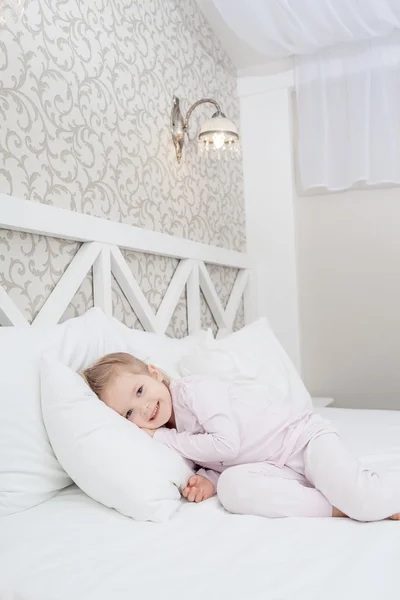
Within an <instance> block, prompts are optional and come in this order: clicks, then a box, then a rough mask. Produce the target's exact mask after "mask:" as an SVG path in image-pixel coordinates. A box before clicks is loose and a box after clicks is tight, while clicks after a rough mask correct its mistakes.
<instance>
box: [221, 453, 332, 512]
mask: <svg viewBox="0 0 400 600" xmlns="http://www.w3.org/2000/svg"><path fill="white" fill-rule="evenodd" d="M217 494H218V498H219V500H220V502H221V504H222V505H223V507H224V508H225V509H226V510H228V511H229V512H231V513H235V514H241V515H256V516H259V517H271V518H276V517H331V516H332V505H331V504H330V503H329V502H328V501H327V500H326V498H325V497H324V496H323V495H322V494H321V492H319V491H318V490H316V489H315V488H313V487H310V484H309V483H308V481H307V480H306V479H305V477H303V476H302V475H299V474H298V473H295V472H294V471H292V470H291V469H289V468H288V467H283V469H279V468H278V467H275V466H273V465H269V464H267V463H256V464H250V465H240V466H238V467H231V468H230V469H227V470H226V471H224V472H223V473H222V474H221V475H220V477H219V480H218V487H217Z"/></svg>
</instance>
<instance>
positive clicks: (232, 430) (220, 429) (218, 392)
mask: <svg viewBox="0 0 400 600" xmlns="http://www.w3.org/2000/svg"><path fill="white" fill-rule="evenodd" d="M181 385H182V386H183V387H182V389H181V390H180V392H181V393H180V401H181V402H182V399H183V402H184V404H185V407H184V408H185V409H186V410H189V411H190V412H191V413H192V414H193V415H194V416H195V417H196V419H197V421H198V422H199V423H200V425H201V426H202V428H203V429H204V433H189V432H187V431H184V432H182V433H178V432H177V431H176V429H167V428H165V427H162V428H161V429H158V430H157V431H156V433H155V435H154V439H156V440H158V441H159V442H162V443H164V444H166V445H167V446H169V447H170V448H173V449H174V450H176V451H177V452H179V454H180V455H181V456H183V457H184V458H188V459H190V460H192V461H194V462H200V463H204V462H222V461H225V460H232V459H233V458H236V456H238V454H239V450H240V435H239V428H238V425H237V423H236V419H235V417H234V415H233V413H232V408H231V397H230V386H229V383H226V382H224V381H218V380H215V381H212V380H211V381H209V380H202V379H199V380H195V379H190V380H189V381H185V382H182V383H181Z"/></svg>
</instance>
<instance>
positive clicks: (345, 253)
mask: <svg viewBox="0 0 400 600" xmlns="http://www.w3.org/2000/svg"><path fill="white" fill-rule="evenodd" d="M238 85H239V96H240V102H241V115H242V140H243V146H244V182H245V202H246V210H247V239H248V248H249V253H250V254H251V255H252V257H253V260H254V261H255V264H256V266H257V271H258V282H257V290H256V296H257V298H258V303H259V310H260V312H261V313H264V314H267V316H268V317H269V319H270V321H271V324H272V326H273V328H274V330H275V331H276V333H277V335H278V337H279V339H280V340H281V342H282V343H283V345H284V346H285V348H286V350H287V351H288V353H289V354H290V355H291V357H292V358H293V360H294V362H295V363H296V364H297V365H299V364H300V362H301V373H302V376H303V378H304V380H305V383H306V385H307V387H308V389H309V391H310V392H311V394H312V395H313V396H332V397H333V398H334V399H335V405H336V406H345V407H357V408H395V409H400V368H399V365H398V362H399V358H400V356H399V355H400V353H399V350H398V348H399V345H400V341H399V339H400V274H399V273H400V189H399V188H396V189H375V190H358V191H355V190H351V191H348V192H345V193H342V194H325V195H320V196H308V197H299V196H298V195H297V193H296V187H295V184H294V177H293V169H292V164H293V160H292V159H293V135H292V131H291V113H292V111H291V104H290V94H291V89H292V87H293V77H292V76H291V74H290V72H287V73H283V74H280V75H274V76H269V77H242V78H239V83H238ZM300 349H301V350H300ZM300 359H301V360H300Z"/></svg>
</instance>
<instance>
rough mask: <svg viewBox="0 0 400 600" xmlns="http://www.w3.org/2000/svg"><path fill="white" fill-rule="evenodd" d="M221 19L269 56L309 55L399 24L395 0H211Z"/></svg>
mask: <svg viewBox="0 0 400 600" xmlns="http://www.w3.org/2000/svg"><path fill="white" fill-rule="evenodd" d="M213 1H214V4H215V6H216V7H217V9H218V10H219V12H220V14H221V16H222V18H223V19H224V21H225V22H226V23H227V24H228V25H229V27H230V28H231V29H232V30H233V31H234V32H235V34H236V35H237V36H238V37H239V38H240V39H242V40H244V41H245V42H246V43H247V44H248V45H249V46H251V47H252V48H254V49H255V50H257V51H258V52H260V53H261V54H264V55H266V56H269V57H277V58H281V57H285V56H290V55H292V54H296V55H303V54H312V53H313V52H317V51H318V50H321V49H323V48H327V47H329V46H333V45H336V44H340V43H347V42H356V41H361V40H367V39H372V38H375V37H385V36H387V35H390V34H391V33H392V32H393V31H394V30H395V29H399V28H400V3H399V1H398V0H365V1H364V0H247V1H246V2H245V3H244V2H243V0H213Z"/></svg>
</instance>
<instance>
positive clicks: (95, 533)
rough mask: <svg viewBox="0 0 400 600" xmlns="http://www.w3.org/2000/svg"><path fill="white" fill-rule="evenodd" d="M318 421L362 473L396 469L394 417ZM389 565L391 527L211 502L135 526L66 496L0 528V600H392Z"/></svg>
mask: <svg viewBox="0 0 400 600" xmlns="http://www.w3.org/2000/svg"><path fill="white" fill-rule="evenodd" d="M318 412H320V413H321V414H322V415H323V416H324V417H325V418H327V419H330V420H331V421H332V422H333V423H334V424H335V425H336V427H337V428H338V430H339V432H340V433H341V434H342V436H343V437H344V438H345V439H346V440H347V442H348V443H349V445H350V446H351V448H352V449H353V451H354V452H355V453H356V454H358V455H359V456H361V457H362V460H363V462H364V463H365V464H366V465H371V466H377V465H378V466H382V465H384V464H386V465H388V466H390V467H394V468H398V469H400V412H399V413H397V412H389V411H362V410H344V409H334V408H325V409H320V410H319V411H318ZM399 476H400V472H399ZM399 510H400V498H399ZM399 565H400V522H395V521H382V522H379V523H368V524H364V523H356V522H353V521H350V520H348V519H275V520H272V519H263V518H258V517H246V516H236V515H230V514H228V513H227V512H225V511H224V510H223V509H222V507H221V506H220V504H219V503H218V500H217V499H216V498H213V499H211V500H208V501H207V502H204V503H202V504H198V505H194V504H189V503H183V504H182V508H181V509H180V510H179V512H178V513H177V515H176V516H175V517H174V518H173V519H172V520H171V521H169V522H167V523H164V524H155V523H137V522H135V521H133V520H131V519H129V518H127V517H124V516H122V515H120V514H118V513H117V512H115V511H114V510H111V509H108V508H105V507H104V506H102V505H100V504H98V503H97V502H95V501H93V500H91V499H90V498H89V497H87V496H86V495H85V494H83V493H82V492H81V491H80V490H79V489H78V488H76V487H75V486H72V487H69V488H67V489H66V490H64V491H63V492H62V493H60V494H58V495H57V496H56V497H54V498H53V499H51V500H49V501H47V502H45V503H44V504H42V505H40V506H37V507H35V508H34V509H30V510H27V511H25V512H22V513H20V514H16V515H12V516H9V517H4V518H3V519H2V520H0V600H106V599H107V600H128V599H129V600H132V599H133V598H135V599H140V600H147V599H151V600H153V599H158V598H162V599H164V600H165V599H167V600H169V599H172V598H174V599H175V598H185V599H187V600H200V599H201V600H204V599H207V600H209V599H212V600H213V599H217V598H218V599H222V600H224V599H227V600H228V599H229V600H236V599H237V600H239V599H245V600H247V599H249V600H258V599H260V600H261V599H262V600H302V599H304V600H306V599H307V600H314V599H315V600H316V599H318V600H331V599H332V600H338V599H340V600H347V599H349V600H350V599H352V600H354V599H357V600H358V599H360V600H369V599H371V600H376V599H377V598H380V599H381V600H392V599H393V600H394V599H396V600H397V599H398V598H399V597H400V578H399Z"/></svg>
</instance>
